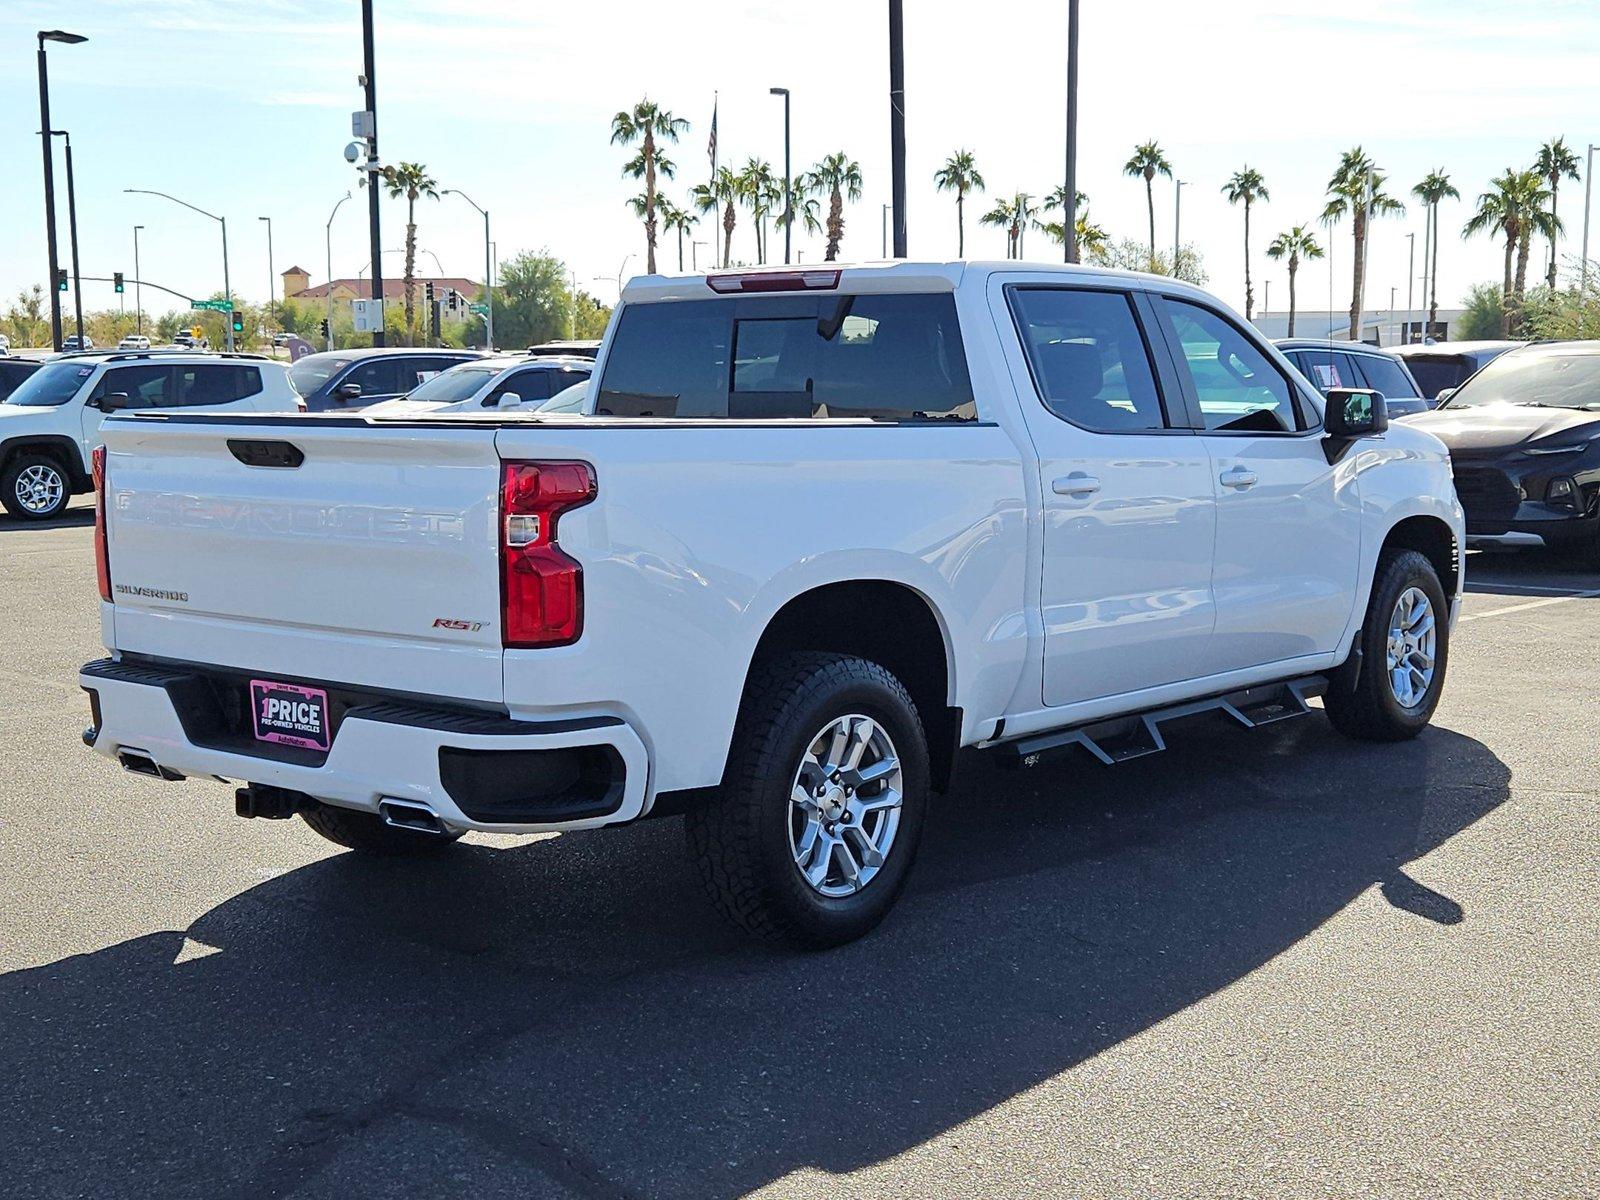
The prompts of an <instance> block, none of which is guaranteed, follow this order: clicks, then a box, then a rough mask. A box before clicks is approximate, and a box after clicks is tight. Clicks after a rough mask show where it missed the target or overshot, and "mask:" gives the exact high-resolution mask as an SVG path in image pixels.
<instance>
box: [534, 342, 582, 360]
mask: <svg viewBox="0 0 1600 1200" xmlns="http://www.w3.org/2000/svg"><path fill="white" fill-rule="evenodd" d="M528 353H529V354H535V355H541V356H551V357H555V358H587V359H589V360H590V361H591V362H592V361H594V357H595V355H597V354H599V353H600V342H599V340H598V339H592V340H578V341H571V342H543V343H541V344H540V345H537V346H529V347H528Z"/></svg>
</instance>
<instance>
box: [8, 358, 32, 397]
mask: <svg viewBox="0 0 1600 1200" xmlns="http://www.w3.org/2000/svg"><path fill="white" fill-rule="evenodd" d="M38 369H39V368H38V367H35V366H32V365H31V364H30V365H28V366H24V365H23V364H22V363H8V362H0V400H4V399H5V398H6V397H7V396H9V395H11V393H12V392H14V391H16V388H17V384H19V383H21V382H22V381H23V380H24V379H26V378H27V377H28V376H29V375H32V374H33V373H34V372H35V371H37V370H38Z"/></svg>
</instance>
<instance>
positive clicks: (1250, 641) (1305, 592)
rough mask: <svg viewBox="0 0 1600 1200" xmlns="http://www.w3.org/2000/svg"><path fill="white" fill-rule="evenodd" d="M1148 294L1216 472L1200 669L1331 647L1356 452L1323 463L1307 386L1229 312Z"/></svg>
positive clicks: (1353, 526)
mask: <svg viewBox="0 0 1600 1200" xmlns="http://www.w3.org/2000/svg"><path fill="white" fill-rule="evenodd" d="M1159 304H1160V306H1161V309H1162V312H1163V314H1164V325H1165V329H1166V331H1167V334H1168V338H1169V341H1170V342H1171V344H1172V346H1173V350H1174V353H1173V357H1174V359H1176V365H1177V368H1178V371H1179V373H1180V375H1181V377H1182V382H1183V385H1184V388H1185V391H1186V393H1187V395H1188V398H1189V400H1190V404H1191V407H1192V408H1193V409H1194V410H1195V411H1196V413H1197V417H1196V419H1197V421H1198V422H1199V423H1201V424H1203V426H1204V433H1203V435H1202V437H1201V440H1202V441H1203V442H1204V443H1205V444H1206V447H1207V449H1208V451H1209V454H1210V458H1211V464H1212V469H1213V471H1214V472H1215V478H1214V480H1213V486H1214V488H1215V491H1216V498H1217V510H1216V511H1217V540H1216V554H1215V568H1214V570H1213V573H1212V587H1213V589H1214V593H1215V597H1216V604H1217V625H1216V633H1215V635H1214V636H1213V637H1212V639H1211V645H1210V649H1209V650H1208V652H1207V654H1206V657H1205V673H1206V674H1208V675H1216V674H1220V673H1222V672H1225V671H1236V670H1242V669H1245V668H1250V667H1257V666H1262V665H1264V664H1268V663H1277V662H1287V661H1289V660H1292V659H1296V658H1301V657H1304V656H1306V655H1313V654H1321V653H1326V652H1327V651H1331V650H1334V649H1336V648H1337V647H1338V645H1339V643H1340V640H1341V639H1342V637H1343V635H1344V631H1345V629H1346V627H1347V626H1348V623H1349V620H1350V613H1351V609H1352V607H1353V604H1354V596H1355V592H1356V582H1357V575H1358V572H1359V568H1360V557H1361V512H1360V499H1359V496H1360V489H1359V479H1358V477H1357V475H1356V472H1355V461H1356V460H1355V456H1354V455H1349V456H1346V457H1345V458H1344V459H1342V460H1341V461H1340V462H1339V463H1338V464H1333V465H1330V464H1329V462H1328V460H1327V456H1326V454H1325V453H1324V450H1323V443H1322V439H1321V436H1320V433H1321V431H1320V428H1319V425H1320V422H1319V419H1318V415H1317V411H1316V409H1315V408H1314V407H1313V405H1312V404H1311V403H1310V400H1309V397H1308V396H1306V395H1305V394H1304V393H1303V392H1302V391H1301V389H1300V388H1299V387H1298V386H1297V385H1296V384H1295V383H1294V382H1293V380H1292V378H1291V377H1290V375H1289V374H1288V373H1287V372H1285V371H1283V370H1281V369H1280V368H1279V366H1278V363H1277V361H1276V360H1275V359H1274V358H1273V357H1272V356H1271V355H1270V354H1269V353H1268V352H1267V350H1266V349H1265V348H1264V347H1263V346H1262V345H1260V344H1259V342H1258V341H1257V340H1256V339H1255V338H1254V337H1253V336H1251V335H1250V334H1249V333H1247V332H1246V331H1245V330H1244V329H1243V328H1241V327H1240V326H1239V325H1237V324H1236V323H1235V322H1234V321H1233V320H1232V319H1231V318H1229V317H1228V316H1226V315H1224V314H1223V313H1222V312H1220V311H1219V310H1217V309H1214V308H1211V307H1210V306H1208V305H1204V304H1200V303H1197V302H1194V301H1191V300H1186V299H1178V298H1176V297H1166V298H1165V299H1163V300H1161V301H1159Z"/></svg>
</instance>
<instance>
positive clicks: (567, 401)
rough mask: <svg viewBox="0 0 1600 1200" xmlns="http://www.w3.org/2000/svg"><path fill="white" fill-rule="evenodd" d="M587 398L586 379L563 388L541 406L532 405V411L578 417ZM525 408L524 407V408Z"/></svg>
mask: <svg viewBox="0 0 1600 1200" xmlns="http://www.w3.org/2000/svg"><path fill="white" fill-rule="evenodd" d="M588 398H589V381H588V380H587V379H584V380H581V381H580V382H578V383H574V384H572V385H571V386H569V387H565V388H563V389H562V390H561V391H559V392H557V393H556V394H555V395H554V396H551V397H550V399H548V400H546V401H545V402H544V403H543V404H537V405H534V406H533V408H534V411H535V412H540V413H545V414H547V415H548V414H550V413H563V414H567V415H579V414H581V413H583V411H584V404H585V402H586V401H587V400H588ZM525 407H526V406H525Z"/></svg>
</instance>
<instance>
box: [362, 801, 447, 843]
mask: <svg viewBox="0 0 1600 1200" xmlns="http://www.w3.org/2000/svg"><path fill="white" fill-rule="evenodd" d="M378 815H379V816H381V817H382V818H383V823H384V824H385V825H388V826H391V827H392V828H395V829H408V830H410V831H411V832H412V833H427V834H433V835H434V836H436V837H444V836H445V835H446V834H448V833H449V832H450V831H449V830H448V829H446V828H445V825H444V822H443V821H441V820H440V819H439V814H438V813H436V812H434V811H433V809H431V808H429V807H428V806H427V805H426V804H418V803H417V802H416V801H415V800H380V801H378Z"/></svg>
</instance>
